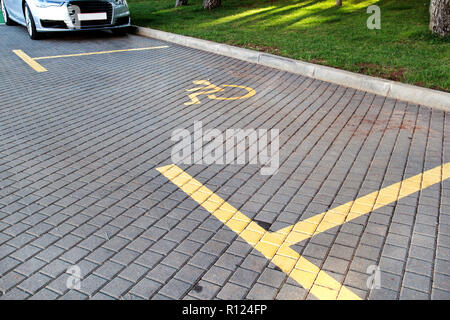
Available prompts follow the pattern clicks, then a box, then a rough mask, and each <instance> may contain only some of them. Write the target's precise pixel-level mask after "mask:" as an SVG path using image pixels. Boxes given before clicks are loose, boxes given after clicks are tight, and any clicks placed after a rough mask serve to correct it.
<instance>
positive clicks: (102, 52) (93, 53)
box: [34, 46, 169, 60]
mask: <svg viewBox="0 0 450 320" xmlns="http://www.w3.org/2000/svg"><path fill="white" fill-rule="evenodd" d="M168 47H169V46H159V47H147V48H136V49H122V50H109V51H97V52H86V53H75V54H64V55H59V56H48V57H38V58H34V60H44V59H55V58H69V57H81V56H92V55H96V54H107V53H117V52H130V51H144V50H154V49H164V48H168Z"/></svg>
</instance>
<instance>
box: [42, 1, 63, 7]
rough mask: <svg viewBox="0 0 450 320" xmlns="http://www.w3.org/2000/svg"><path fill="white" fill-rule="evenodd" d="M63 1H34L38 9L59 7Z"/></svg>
mask: <svg viewBox="0 0 450 320" xmlns="http://www.w3.org/2000/svg"><path fill="white" fill-rule="evenodd" d="M63 4H64V1H57V0H36V6H37V7H39V8H48V7H61V6H62V5H63Z"/></svg>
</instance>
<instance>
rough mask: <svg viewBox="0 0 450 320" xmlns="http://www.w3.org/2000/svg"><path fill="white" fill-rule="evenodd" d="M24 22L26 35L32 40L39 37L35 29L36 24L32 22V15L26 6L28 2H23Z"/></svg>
mask: <svg viewBox="0 0 450 320" xmlns="http://www.w3.org/2000/svg"><path fill="white" fill-rule="evenodd" d="M25 22H26V23H27V30H28V35H29V36H30V38H31V39H32V40H37V39H39V36H40V35H39V33H38V32H37V31H36V24H35V23H34V19H33V15H32V14H31V10H30V8H29V7H28V4H26V3H25Z"/></svg>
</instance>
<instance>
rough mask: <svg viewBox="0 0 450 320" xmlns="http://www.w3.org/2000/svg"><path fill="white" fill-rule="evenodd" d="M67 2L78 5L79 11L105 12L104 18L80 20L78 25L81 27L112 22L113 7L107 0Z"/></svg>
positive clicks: (91, 26) (86, 27) (97, 25)
mask: <svg viewBox="0 0 450 320" xmlns="http://www.w3.org/2000/svg"><path fill="white" fill-rule="evenodd" d="M69 4H70V5H75V6H78V7H79V8H80V11H81V12H80V13H100V12H106V16H107V19H106V20H93V21H80V26H81V28H83V29H88V28H95V27H101V26H109V25H111V24H112V16H113V7H112V5H111V3H109V2H107V1H71V2H70V3H69Z"/></svg>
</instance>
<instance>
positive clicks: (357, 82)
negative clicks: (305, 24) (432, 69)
mask: <svg viewBox="0 0 450 320" xmlns="http://www.w3.org/2000/svg"><path fill="white" fill-rule="evenodd" d="M134 33H135V34H137V35H140V36H144V37H150V38H155V39H158V40H163V41H167V42H172V43H176V44H179V45H182V46H186V47H190V48H195V49H199V50H203V51H207V52H211V53H216V54H220V55H223V56H227V57H231V58H236V59H239V60H244V61H248V62H252V63H256V64H260V65H263V66H266V67H271V68H276V69H279V70H283V71H288V72H292V73H296V74H300V75H303V76H306V77H310V78H314V79H318V80H322V81H327V82H332V83H335V84H339V85H343V86H346V87H350V88H354V89H358V90H363V91H367V92H370V93H374V94H378V95H382V96H385V97H388V98H393V99H398V100H403V101H408V102H411V103H414V104H418V105H423V106H427V107H431V108H436V109H440V110H443V111H447V112H450V93H447V92H442V91H437V90H432V89H426V88H421V87H417V86H412V85H408V84H404V83H400V82H395V81H390V80H385V79H380V78H375V77H370V76H366V75H362V74H359V73H354V72H349V71H344V70H340V69H336V68H332V67H326V66H322V65H317V64H312V63H308V62H303V61H300V60H294V59H289V58H284V57H279V56H276V55H272V54H267V53H262V52H258V51H254V50H249V49H244V48H239V47H234V46H230V45H227V44H221V43H217V42H212V41H208V40H202V39H197V38H193V37H188V36H182V35H178V34H174V33H169V32H165V31H159V30H154V29H149V28H142V27H134Z"/></svg>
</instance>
